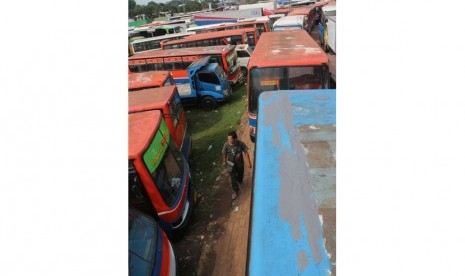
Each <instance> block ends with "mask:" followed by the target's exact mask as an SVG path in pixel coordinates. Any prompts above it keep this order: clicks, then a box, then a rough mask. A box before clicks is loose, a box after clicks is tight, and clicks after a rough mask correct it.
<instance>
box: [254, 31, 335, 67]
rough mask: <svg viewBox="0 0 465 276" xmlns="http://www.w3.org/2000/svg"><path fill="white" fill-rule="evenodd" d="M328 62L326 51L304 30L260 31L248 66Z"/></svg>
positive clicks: (300, 64)
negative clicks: (260, 33)
mask: <svg viewBox="0 0 465 276" xmlns="http://www.w3.org/2000/svg"><path fill="white" fill-rule="evenodd" d="M322 64H328V57H327V56H326V53H325V52H324V51H323V50H322V49H321V48H320V46H319V45H318V43H317V42H315V41H314V40H313V39H312V38H311V37H310V35H309V34H308V33H307V32H306V31H304V30H289V31H285V32H267V33H262V35H261V36H260V40H259V41H258V43H257V46H256V47H255V50H254V51H253V53H252V56H251V57H250V60H249V65H248V68H249V69H250V68H252V67H279V66H289V65H292V66H305V65H322Z"/></svg>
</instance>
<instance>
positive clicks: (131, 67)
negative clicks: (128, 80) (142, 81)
mask: <svg viewBox="0 0 465 276" xmlns="http://www.w3.org/2000/svg"><path fill="white" fill-rule="evenodd" d="M129 70H131V72H133V73H140V72H145V71H147V66H146V65H145V64H142V65H129Z"/></svg>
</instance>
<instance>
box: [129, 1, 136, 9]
mask: <svg viewBox="0 0 465 276" xmlns="http://www.w3.org/2000/svg"><path fill="white" fill-rule="evenodd" d="M128 1H129V10H133V9H134V8H135V7H136V5H137V4H136V1H135V0H128Z"/></svg>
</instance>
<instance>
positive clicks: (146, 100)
mask: <svg viewBox="0 0 465 276" xmlns="http://www.w3.org/2000/svg"><path fill="white" fill-rule="evenodd" d="M128 106H129V108H128V112H129V113H136V112H143V111H147V110H160V111H161V113H162V115H163V118H164V119H165V122H166V125H167V127H168V130H169V132H170V134H171V136H172V137H173V139H174V141H175V143H176V146H178V148H179V149H180V150H181V152H182V153H183V155H184V157H186V159H187V160H188V159H189V155H190V150H191V144H192V142H191V141H192V140H191V137H190V135H189V134H188V133H187V117H186V112H185V111H184V108H183V107H182V104H181V99H180V98H179V93H178V89H177V87H176V86H175V85H172V86H164V87H159V88H147V89H143V90H140V91H137V92H136V93H129V96H128Z"/></svg>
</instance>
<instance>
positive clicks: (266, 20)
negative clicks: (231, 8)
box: [207, 18, 270, 31]
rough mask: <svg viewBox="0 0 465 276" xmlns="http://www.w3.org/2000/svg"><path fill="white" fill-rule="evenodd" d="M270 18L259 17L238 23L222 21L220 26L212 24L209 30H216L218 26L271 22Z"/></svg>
mask: <svg viewBox="0 0 465 276" xmlns="http://www.w3.org/2000/svg"><path fill="white" fill-rule="evenodd" d="M246 19H249V18H246ZM269 21H270V19H269V18H266V19H257V20H248V21H240V22H237V23H222V24H220V25H218V26H211V27H209V28H207V31H208V30H214V29H217V28H223V27H224V28H227V27H231V26H247V25H252V24H256V23H266V22H269Z"/></svg>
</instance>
